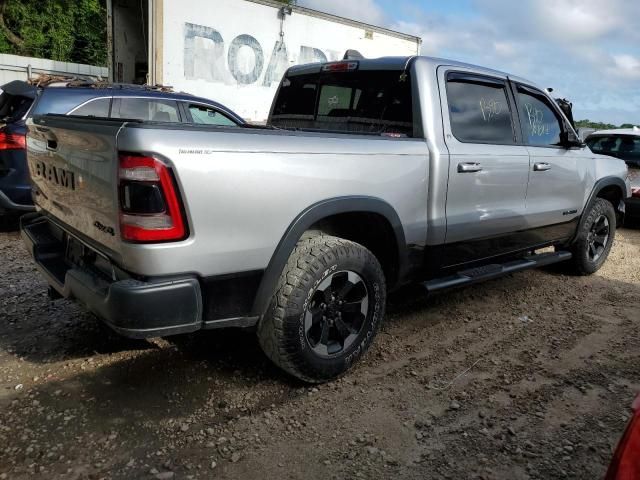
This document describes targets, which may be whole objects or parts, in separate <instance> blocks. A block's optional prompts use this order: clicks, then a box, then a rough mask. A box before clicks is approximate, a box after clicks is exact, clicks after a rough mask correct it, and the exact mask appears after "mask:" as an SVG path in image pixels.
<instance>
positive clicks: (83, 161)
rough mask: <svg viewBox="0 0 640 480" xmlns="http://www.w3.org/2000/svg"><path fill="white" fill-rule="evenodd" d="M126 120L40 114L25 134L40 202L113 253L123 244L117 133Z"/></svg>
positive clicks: (42, 205) (57, 217) (49, 211)
mask: <svg viewBox="0 0 640 480" xmlns="http://www.w3.org/2000/svg"><path fill="white" fill-rule="evenodd" d="M124 123H126V122H123V121H120V120H118V121H111V120H99V119H90V118H78V117H62V116H54V115H45V116H36V117H34V118H33V120H30V121H29V133H28V136H27V160H28V164H29V172H30V174H31V178H32V182H33V190H34V202H35V203H36V205H37V206H39V207H40V208H41V209H42V210H43V211H45V212H47V213H48V214H49V215H51V216H52V217H54V218H55V219H58V220H59V221H60V222H62V223H63V224H66V225H67V226H70V227H72V229H74V230H76V231H77V232H78V233H80V234H83V235H85V236H86V237H88V238H90V239H91V240H93V241H94V242H96V243H99V244H100V245H102V246H104V247H106V248H107V249H108V250H109V251H111V252H114V253H115V252H118V250H119V249H118V246H119V235H118V215H119V214H118V181H117V175H118V153H117V136H118V131H119V130H120V128H121V127H122V125H123V124H124Z"/></svg>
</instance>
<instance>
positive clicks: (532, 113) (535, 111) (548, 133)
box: [517, 85, 563, 147]
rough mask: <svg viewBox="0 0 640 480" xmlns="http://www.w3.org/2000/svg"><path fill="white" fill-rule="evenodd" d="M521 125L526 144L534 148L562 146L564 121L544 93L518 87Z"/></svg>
mask: <svg viewBox="0 0 640 480" xmlns="http://www.w3.org/2000/svg"><path fill="white" fill-rule="evenodd" d="M517 90H518V92H517V95H518V107H519V111H520V124H521V125H522V131H523V133H524V139H525V142H527V144H528V145H531V146H534V147H559V146H561V138H560V134H561V133H562V130H563V129H562V123H563V122H562V120H561V119H560V115H559V114H558V113H557V111H556V110H555V109H554V108H553V107H552V105H551V102H550V101H549V99H548V98H547V97H546V96H545V95H544V94H543V93H542V92H537V91H535V90H533V89H530V88H527V87H523V86H521V85H518V88H517Z"/></svg>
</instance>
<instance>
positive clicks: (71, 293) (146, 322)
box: [20, 214, 204, 338]
mask: <svg viewBox="0 0 640 480" xmlns="http://www.w3.org/2000/svg"><path fill="white" fill-rule="evenodd" d="M20 230H21V233H22V238H23V240H24V242H25V244H26V246H27V249H28V250H29V252H30V254H31V256H32V257H33V259H34V260H35V262H36V265H37V267H38V269H39V270H40V272H41V273H42V275H44V277H45V278H46V279H47V282H48V283H49V285H50V286H51V287H52V288H53V289H54V290H55V291H56V292H57V293H58V294H59V295H61V296H63V297H65V298H71V299H76V300H78V301H79V302H81V303H83V304H84V305H86V307H87V308H88V309H89V310H91V311H92V312H93V313H95V314H96V315H98V316H99V317H101V318H102V319H103V320H104V321H105V322H106V323H107V324H108V325H109V326H110V327H111V328H113V329H114V330H115V331H116V332H118V333H120V334H121V335H124V336H126V337H130V338H150V337H161V336H168V335H176V334H181V333H188V332H194V331H196V330H199V329H201V328H203V327H204V323H203V320H202V310H203V309H202V294H201V290H200V283H199V281H198V279H197V278H195V277H189V276H184V277H178V278H170V279H146V280H145V281H141V280H138V279H134V278H124V279H113V278H109V277H108V276H107V275H106V274H105V273H104V272H102V271H99V270H98V269H95V268H92V267H91V266H90V265H87V266H82V267H79V266H73V265H70V264H69V263H68V261H67V260H66V259H65V248H66V238H67V235H68V233H67V232H65V231H64V230H62V229H60V228H58V227H57V226H56V225H54V224H52V223H51V222H50V221H48V220H47V219H46V218H44V217H42V216H40V215H38V214H31V215H26V216H24V217H22V220H21V222H20ZM87 248H89V247H87ZM118 275H119V276H122V275H121V273H119V274H118ZM112 277H116V278H117V276H116V272H115V270H114V272H113V274H112Z"/></svg>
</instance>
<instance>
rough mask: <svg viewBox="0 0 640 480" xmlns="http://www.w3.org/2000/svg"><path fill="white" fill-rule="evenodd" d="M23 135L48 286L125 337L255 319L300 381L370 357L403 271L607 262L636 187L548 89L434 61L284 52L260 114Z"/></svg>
mask: <svg viewBox="0 0 640 480" xmlns="http://www.w3.org/2000/svg"><path fill="white" fill-rule="evenodd" d="M27 143H28V163H29V168H30V172H31V176H32V181H33V196H34V200H35V204H36V205H37V209H38V212H36V213H34V214H30V215H29V216H27V217H23V221H22V227H21V228H22V234H23V238H24V241H25V242H26V244H27V246H28V248H29V249H30V251H31V253H32V255H33V257H34V259H35V261H36V263H37V265H38V266H39V268H40V270H41V272H42V274H43V275H44V276H45V277H46V278H47V281H48V282H49V284H50V286H51V288H50V292H52V295H56V294H57V295H62V296H64V297H70V298H75V299H77V300H78V301H79V302H81V303H83V304H84V305H86V306H87V307H88V308H89V309H91V310H92V311H93V312H95V313H96V314H97V315H98V316H99V317H101V318H102V319H103V320H104V321H106V322H107V323H108V324H109V325H110V326H111V327H112V328H114V329H115V330H116V331H117V332H120V333H121V334H123V335H127V336H130V337H138V338H141V337H152V336H168V335H172V334H179V333H186V332H194V331H196V330H200V329H215V328H221V327H245V328H255V330H256V332H257V335H258V338H259V341H260V344H261V345H262V347H263V349H264V351H265V353H266V354H267V355H268V356H269V357H270V358H271V360H273V361H274V362H275V363H276V364H277V365H279V366H280V367H281V368H283V369H284V370H286V371H287V372H289V373H290V374H292V375H294V376H296V377H298V378H300V379H303V380H305V381H308V382H323V381H328V380H331V379H333V378H336V377H337V376H339V375H341V374H342V373H344V372H345V371H346V370H347V369H348V368H349V367H350V366H351V365H353V364H354V362H356V361H357V360H358V359H359V358H360V357H361V356H362V355H363V354H364V352H365V351H366V350H367V348H368V347H369V346H370V345H371V342H372V341H373V339H374V337H375V336H376V332H377V331H378V329H379V328H380V325H381V323H382V321H383V317H384V313H385V303H386V298H387V292H388V291H390V290H392V289H395V288H398V287H399V286H401V285H404V284H407V283H409V282H420V283H421V284H422V285H424V287H425V289H426V291H427V292H434V291H438V290H441V289H445V288H452V287H460V286H464V285H469V284H472V283H474V282H478V281H480V280H485V279H490V278H495V277H497V276H499V275H504V274H508V273H512V272H517V271H520V270H524V269H527V268H532V267H536V266H542V265H548V264H551V263H555V262H561V261H565V262H566V267H567V268H568V269H569V270H571V271H573V272H574V273H576V274H581V275H586V274H591V273H593V272H595V271H596V270H598V269H599V268H600V267H601V265H602V264H603V262H604V261H605V260H606V258H607V256H608V254H609V251H610V249H611V246H612V243H613V239H614V235H615V231H616V226H617V225H618V224H619V223H620V221H621V220H622V217H623V214H624V200H625V198H627V197H628V196H630V187H629V183H628V180H627V178H626V177H627V167H626V165H625V163H624V162H623V161H621V160H618V159H615V158H611V157H605V156H600V155H596V154H594V153H592V152H591V151H590V150H589V149H588V148H586V147H585V146H584V144H583V143H582V142H581V141H579V140H578V138H577V135H576V133H575V131H574V130H573V128H572V127H571V126H570V124H569V122H568V120H567V118H566V116H565V115H564V114H563V113H562V112H561V110H560V109H559V108H558V106H557V104H556V103H555V102H554V100H553V99H552V98H551V97H550V96H549V95H548V94H547V93H546V92H545V91H544V90H543V89H540V88H538V87H536V86H535V85H534V84H532V83H531V82H528V81H527V80H524V79H522V78H518V77H514V76H511V75H508V74H506V73H502V72H498V71H493V70H489V69H486V68H481V67H476V66H472V65H468V64H463V63H458V62H454V61H449V60H441V59H434V58H427V57H410V58H382V59H375V60H373V59H371V60H370V59H360V60H344V61H339V62H332V63H325V64H312V65H304V66H296V67H292V68H290V69H289V70H288V71H287V72H286V74H285V76H284V78H283V79H282V82H281V84H280V86H279V90H278V92H277V95H276V97H275V99H274V102H273V106H272V109H271V112H270V117H269V121H268V124H267V126H266V127H265V128H242V129H237V128H235V129H233V128H224V127H212V126H198V125H184V124H177V123H176V124H167V123H162V124H160V123H154V122H141V121H135V120H134V121H127V120H126V119H87V118H73V117H62V116H55V115H46V116H40V117H34V118H33V119H32V120H31V122H30V125H29V134H28V142H27ZM548 247H555V248H548ZM543 250H544V251H543ZM570 288H571V284H570V283H568V284H567V289H570Z"/></svg>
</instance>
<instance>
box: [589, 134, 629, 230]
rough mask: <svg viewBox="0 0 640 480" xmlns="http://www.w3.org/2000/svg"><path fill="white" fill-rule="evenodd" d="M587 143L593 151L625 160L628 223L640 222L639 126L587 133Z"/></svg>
mask: <svg viewBox="0 0 640 480" xmlns="http://www.w3.org/2000/svg"><path fill="white" fill-rule="evenodd" d="M586 143H587V145H589V148H590V149H591V150H592V151H593V152H594V153H599V154H602V155H610V156H612V157H616V158H619V159H621V160H624V161H625V162H627V165H629V179H630V181H631V187H632V196H631V197H630V198H628V199H627V201H626V209H627V213H626V217H627V220H628V224H629V225H638V224H640V128H638V127H633V128H627V129H616V130H601V131H598V132H595V133H593V134H591V135H589V136H588V137H587V139H586Z"/></svg>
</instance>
